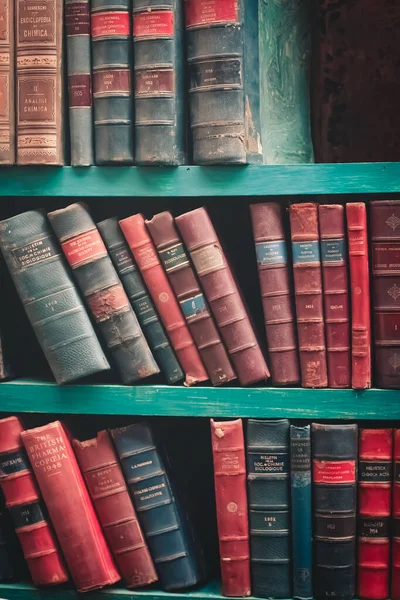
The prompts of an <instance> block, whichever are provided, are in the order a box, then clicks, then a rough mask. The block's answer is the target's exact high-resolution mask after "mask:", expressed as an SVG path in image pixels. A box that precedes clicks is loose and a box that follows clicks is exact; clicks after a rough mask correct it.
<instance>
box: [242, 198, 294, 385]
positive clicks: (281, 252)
mask: <svg viewBox="0 0 400 600" xmlns="http://www.w3.org/2000/svg"><path fill="white" fill-rule="evenodd" d="M250 214H251V221H252V225H253V235H254V242H255V246H256V257H257V267H258V276H259V279H260V288H261V298H262V304H263V310H264V321H265V331H266V334H267V343H268V355H269V360H270V367H271V377H272V382H273V384H274V385H295V384H297V383H300V365H299V356H298V348H297V339H296V327H295V323H294V307H293V304H292V290H291V287H292V286H291V281H290V275H289V266H288V256H287V248H286V239H285V231H284V224H283V214H282V208H281V205H280V204H279V203H278V202H267V203H265V204H251V205H250Z"/></svg>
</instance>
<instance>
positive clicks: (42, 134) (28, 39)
mask: <svg viewBox="0 0 400 600" xmlns="http://www.w3.org/2000/svg"><path fill="white" fill-rule="evenodd" d="M15 5H16V15H15V16H16V19H15V23H16V27H15V38H16V43H15V45H16V97H17V102H16V109H15V112H16V136H17V163H18V164H19V165H39V164H43V165H63V164H64V139H63V137H64V127H63V9H64V6H63V2H62V1H61V0H59V1H57V2H55V0H43V1H41V2H32V1H31V0H16V2H15Z"/></svg>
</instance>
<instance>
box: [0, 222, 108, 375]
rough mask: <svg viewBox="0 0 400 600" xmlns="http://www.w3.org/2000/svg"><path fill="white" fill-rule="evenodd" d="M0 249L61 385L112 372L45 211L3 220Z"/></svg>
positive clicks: (0, 231)
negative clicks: (100, 372) (92, 375)
mask: <svg viewBox="0 0 400 600" xmlns="http://www.w3.org/2000/svg"><path fill="white" fill-rule="evenodd" d="M0 247H1V250H2V253H3V256H4V259H5V262H6V264H7V266H8V269H9V271H10V274H11V277H12V279H13V282H14V285H15V287H16V289H17V292H18V294H19V296H20V298H21V301H22V303H23V305H24V308H25V311H26V313H27V315H28V318H29V321H30V323H31V325H32V327H33V329H34V331H35V334H36V337H37V338H38V341H39V343H40V345H41V347H42V350H43V352H44V354H45V356H46V358H47V360H48V362H49V365H50V367H51V369H52V371H53V374H54V377H55V378H56V380H57V383H67V382H70V381H74V380H75V379H79V378H81V377H85V376H88V375H91V374H93V373H97V372H99V371H105V370H107V369H109V365H108V362H107V359H106V357H105V356H104V354H103V351H102V349H101V346H100V344H99V341H98V339H97V337H96V334H95V333H94V330H93V327H92V324H91V322H90V320H89V317H88V315H87V313H86V310H85V307H84V306H83V304H82V301H81V299H80V297H79V295H78V293H77V291H76V289H75V286H74V283H73V281H72V277H71V274H70V272H69V269H68V267H67V265H66V263H65V261H64V259H63V257H62V252H61V250H60V248H59V245H58V242H57V239H56V237H55V235H54V233H53V232H52V230H51V227H50V225H49V222H48V220H47V219H46V216H45V214H44V212H43V211H40V210H35V211H28V212H26V213H23V214H21V215H17V216H15V217H12V218H11V219H7V220H5V221H2V222H1V223H0Z"/></svg>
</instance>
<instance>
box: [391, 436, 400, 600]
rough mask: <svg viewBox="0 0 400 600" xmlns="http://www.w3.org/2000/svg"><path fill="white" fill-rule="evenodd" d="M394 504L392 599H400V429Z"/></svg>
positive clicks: (394, 449)
mask: <svg viewBox="0 0 400 600" xmlns="http://www.w3.org/2000/svg"><path fill="white" fill-rule="evenodd" d="M393 441H394V448H393V454H394V456H393V504H392V532H391V533H392V574H391V575H392V576H391V585H390V597H391V598H392V600H399V599H400V429H395V430H394V440H393Z"/></svg>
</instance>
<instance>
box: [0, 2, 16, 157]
mask: <svg viewBox="0 0 400 600" xmlns="http://www.w3.org/2000/svg"><path fill="white" fill-rule="evenodd" d="M14 10H15V7H14V0H2V1H1V3H0V13H1V16H2V19H1V31H0V55H1V57H2V60H1V64H0V98H1V103H0V164H1V165H13V164H14V163H15V105H14V98H15V67H14V58H15V40H14V38H15V33H14Z"/></svg>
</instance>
